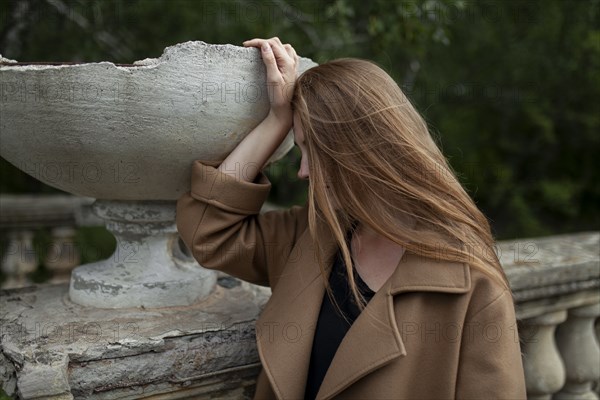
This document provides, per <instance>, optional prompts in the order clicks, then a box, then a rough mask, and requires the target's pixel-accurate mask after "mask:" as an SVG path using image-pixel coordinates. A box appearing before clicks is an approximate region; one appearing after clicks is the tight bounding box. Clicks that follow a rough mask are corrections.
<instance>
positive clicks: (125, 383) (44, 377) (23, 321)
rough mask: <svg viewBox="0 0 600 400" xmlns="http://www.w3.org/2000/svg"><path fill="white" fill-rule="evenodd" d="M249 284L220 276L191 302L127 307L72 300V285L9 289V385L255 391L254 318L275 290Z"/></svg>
mask: <svg viewBox="0 0 600 400" xmlns="http://www.w3.org/2000/svg"><path fill="white" fill-rule="evenodd" d="M221 277H225V276H224V275H221ZM231 279H234V278H231ZM249 286H250V285H249V284H247V283H243V284H239V285H233V286H232V287H231V288H230V289H226V288H223V287H221V286H219V285H217V286H216V288H215V290H214V291H213V292H212V293H211V295H210V296H208V297H206V298H205V299H204V300H202V301H201V302H199V303H196V304H194V305H191V306H187V307H165V308H152V309H139V308H137V309H136V308H130V309H118V310H110V309H99V308H89V307H83V306H79V305H77V304H75V303H72V302H70V301H69V298H68V293H67V292H68V287H67V285H47V286H38V287H30V288H24V289H13V290H8V291H2V292H1V300H0V305H1V307H0V309H1V314H0V323H1V327H2V330H1V332H0V338H1V345H2V354H3V357H1V358H0V372H2V374H0V379H2V384H3V388H4V390H5V391H7V392H8V393H9V394H10V393H11V390H12V394H16V393H14V391H15V384H14V383H15V381H16V382H18V385H17V386H18V387H17V391H18V394H19V396H20V398H23V399H33V398H36V397H38V396H40V395H42V394H43V395H45V396H63V395H66V394H69V393H70V394H72V395H73V396H74V398H75V399H116V398H119V399H121V398H130V399H133V398H142V397H144V396H149V395H152V394H158V393H171V394H170V395H169V397H166V398H185V396H188V395H189V393H195V394H194V397H196V398H199V399H201V398H209V397H210V398H213V397H211V396H214V395H215V394H216V393H220V392H221V393H222V396H223V397H222V398H250V395H251V393H252V392H253V389H254V386H253V385H254V383H255V380H256V375H257V374H258V372H259V370H260V360H259V357H258V353H257V351H256V336H255V331H254V322H255V320H256V318H257V317H258V315H259V312H260V310H261V307H262V306H263V305H264V303H265V302H266V300H267V299H268V297H269V296H270V290H269V289H268V288H262V287H253V288H250V287H249ZM252 286H253V285H252ZM203 392H204V393H210V395H209V394H207V395H206V397H203V396H202V395H201V393H203ZM177 393H179V394H177ZM244 393H245V394H244ZM178 396H179V397H178ZM220 398H221V397H220Z"/></svg>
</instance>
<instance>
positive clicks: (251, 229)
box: [176, 160, 308, 288]
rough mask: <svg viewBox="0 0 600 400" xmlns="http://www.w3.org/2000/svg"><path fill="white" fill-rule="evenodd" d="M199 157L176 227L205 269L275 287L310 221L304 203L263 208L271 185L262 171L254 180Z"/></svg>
mask: <svg viewBox="0 0 600 400" xmlns="http://www.w3.org/2000/svg"><path fill="white" fill-rule="evenodd" d="M218 164H219V163H215V162H210V161H201V160H196V161H195V162H194V163H193V164H192V174H191V175H192V178H191V190H190V191H189V192H186V193H185V194H183V195H182V196H181V197H180V198H179V199H178V201H177V211H176V224H177V230H178V232H179V235H180V236H181V239H182V240H183V242H184V243H185V245H186V246H187V247H188V248H189V249H190V251H191V253H192V255H193V257H194V258H195V259H196V260H197V261H198V263H200V265H202V266H203V267H205V268H209V269H217V270H220V271H223V272H225V273H227V274H229V275H232V276H235V277H237V278H239V279H242V280H244V281H247V282H250V283H253V284H257V285H261V286H267V287H271V288H273V287H274V286H275V284H276V282H277V281H278V279H279V275H280V274H281V270H282V269H283V267H284V266H285V262H286V260H287V259H288V258H289V257H290V254H291V253H292V251H293V248H294V245H295V243H296V242H297V240H298V238H299V237H300V236H301V235H302V233H303V232H304V231H305V230H306V228H307V225H308V222H307V217H306V215H307V214H306V211H307V208H306V206H303V207H301V206H293V207H291V208H289V209H286V210H273V211H268V212H265V213H260V209H261V207H262V205H263V203H264V202H265V200H266V199H267V196H268V194H269V191H270V189H271V182H270V181H269V180H268V178H267V177H266V176H265V175H264V174H263V173H262V171H261V172H259V173H258V175H257V177H256V179H255V180H254V182H246V181H241V180H238V179H236V178H234V177H232V176H230V175H228V174H225V173H223V172H221V171H219V170H218V169H217V168H216V167H217V165H218Z"/></svg>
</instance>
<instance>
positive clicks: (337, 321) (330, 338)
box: [304, 231, 375, 400]
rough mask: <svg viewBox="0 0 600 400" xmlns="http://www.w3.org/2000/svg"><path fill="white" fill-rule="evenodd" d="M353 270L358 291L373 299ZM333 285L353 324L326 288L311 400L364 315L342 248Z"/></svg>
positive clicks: (310, 372)
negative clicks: (332, 300) (345, 339)
mask: <svg viewBox="0 0 600 400" xmlns="http://www.w3.org/2000/svg"><path fill="white" fill-rule="evenodd" d="M349 236H350V231H349V232H348V235H347V238H346V239H347V240H349ZM353 272H354V279H355V281H356V284H357V286H358V290H359V291H360V293H361V294H362V295H363V296H364V297H365V300H366V301H367V302H369V300H371V298H372V297H373V296H374V295H375V292H374V291H373V290H371V288H369V286H367V284H366V283H365V282H363V280H362V279H361V278H360V276H359V275H358V273H357V272H356V269H355V268H353ZM329 284H330V285H331V289H332V291H333V295H334V297H335V300H336V302H337V303H338V305H339V306H340V308H341V309H342V311H343V313H344V314H345V315H346V318H347V319H348V320H349V321H350V324H348V322H346V321H345V320H344V318H343V317H342V316H341V315H340V314H339V311H338V310H337V308H336V307H335V305H334V304H332V303H331V301H330V300H329V296H328V295H327V291H325V294H324V296H323V302H322V303H321V311H320V313H319V319H318V321H317V327H316V330H315V337H314V340H313V346H312V353H311V356H310V366H309V369H308V380H307V382H306V390H305V394H304V398H305V399H308V400H313V399H314V398H315V397H316V395H317V392H318V391H319V387H320V386H321V382H322V381H323V378H325V373H326V372H327V369H328V368H329V364H331V360H333V356H334V355H335V352H336V351H337V348H338V347H339V345H340V343H341V341H342V339H343V338H344V335H346V332H348V330H349V329H350V326H351V324H352V323H354V321H355V320H356V318H358V315H359V314H360V310H359V309H358V306H357V305H356V303H355V300H354V296H353V295H352V292H351V291H350V288H349V287H348V276H347V274H346V266H345V264H344V260H343V258H342V252H341V250H338V252H337V254H336V257H335V260H334V263H333V269H332V270H331V273H330V275H329Z"/></svg>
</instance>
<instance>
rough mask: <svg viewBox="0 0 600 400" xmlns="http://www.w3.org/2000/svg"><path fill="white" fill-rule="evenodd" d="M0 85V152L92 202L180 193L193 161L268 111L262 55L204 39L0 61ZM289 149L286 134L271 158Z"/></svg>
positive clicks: (226, 148)
mask: <svg viewBox="0 0 600 400" xmlns="http://www.w3.org/2000/svg"><path fill="white" fill-rule="evenodd" d="M315 65H316V64H315V63H314V62H312V61H311V60H310V59H307V58H301V59H300V65H299V72H300V73H301V72H303V71H305V70H307V69H309V68H311V67H313V66H315ZM0 82H2V92H1V93H0V140H1V142H2V146H1V147H0V155H1V156H2V157H4V158H5V159H6V160H8V161H9V162H11V163H12V164H14V165H15V166H16V167H17V168H19V169H21V170H23V171H24V172H26V173H28V174H29V175H32V176H33V177H35V178H36V179H39V180H40V181H42V182H44V183H46V184H48V185H50V186H53V187H56V188H58V189H61V190H64V191H66V192H69V193H73V194H76V195H81V196H88V197H93V198H96V199H109V200H176V199H178V198H179V197H180V196H181V195H182V194H183V193H185V192H187V191H188V190H189V189H190V171H191V165H192V163H193V161H194V160H199V159H201V160H211V161H214V160H222V159H224V158H225V157H226V156H227V154H229V153H230V152H231V151H232V150H233V149H234V148H235V146H236V145H237V144H238V143H239V142H240V141H241V140H242V139H243V138H244V137H245V136H246V135H247V134H248V133H249V132H250V131H251V130H252V129H253V128H254V127H255V126H256V125H258V124H259V123H260V121H261V120H262V119H263V118H264V117H265V116H266V115H267V113H268V110H269V100H268V92H267V86H266V70H265V67H264V64H263V62H262V58H261V55H260V51H259V50H258V49H256V48H245V47H239V46H233V45H228V44H227V45H211V44H207V43H205V42H202V41H191V42H185V43H181V44H177V45H174V46H171V47H167V48H166V49H165V50H164V52H163V54H162V55H161V56H160V57H159V58H156V59H144V60H141V61H136V62H134V63H133V64H131V65H126V64H120V65H116V64H114V63H111V62H98V63H79V64H78V63H18V62H16V61H13V60H8V59H5V58H0ZM292 147H293V138H292V135H291V131H290V134H288V137H287V138H286V139H285V140H284V142H283V143H282V144H281V145H280V147H279V148H278V149H277V151H276V152H275V154H274V155H273V157H271V159H270V160H269V162H273V161H275V160H277V159H280V158H281V157H283V156H284V155H285V154H286V153H287V152H288V151H289V150H290V149H291V148H292Z"/></svg>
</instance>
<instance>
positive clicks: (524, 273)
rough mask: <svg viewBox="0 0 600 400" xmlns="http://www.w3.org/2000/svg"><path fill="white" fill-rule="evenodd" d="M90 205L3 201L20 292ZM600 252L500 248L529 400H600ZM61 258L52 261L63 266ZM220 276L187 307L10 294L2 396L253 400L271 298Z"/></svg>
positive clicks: (56, 293)
mask: <svg viewBox="0 0 600 400" xmlns="http://www.w3.org/2000/svg"><path fill="white" fill-rule="evenodd" d="M92 201H93V199H88V198H76V197H71V196H63V197H60V196H59V197H55V198H52V196H49V197H38V196H36V197H35V198H29V197H23V198H19V196H6V195H3V196H1V197H0V205H1V207H0V209H1V210H2V213H1V214H0V223H1V224H2V228H3V229H7V230H9V231H10V232H11V236H10V237H11V238H10V243H8V244H6V245H7V246H8V247H10V246H16V247H13V249H14V248H18V249H20V250H19V251H18V252H17V251H12V250H10V251H5V252H4V254H5V257H4V259H3V264H2V268H3V271H4V273H5V274H7V275H8V276H9V277H10V278H11V279H12V280H13V281H12V284H13V285H17V284H19V279H21V282H20V283H21V284H22V283H23V276H24V275H25V274H26V273H27V271H30V270H31V269H32V268H33V266H34V265H36V261H35V257H33V256H32V254H34V253H33V251H32V244H31V243H32V241H31V236H32V235H31V230H32V229H34V228H36V227H42V226H50V227H53V228H54V231H53V232H54V233H53V237H54V238H55V239H54V240H55V242H56V243H57V245H56V249H57V250H56V251H57V252H58V253H60V252H61V249H65V248H67V247H68V246H66V244H67V243H69V240H71V239H69V238H71V237H72V235H73V232H74V231H73V230H74V228H75V227H76V226H80V225H94V224H98V223H99V221H98V220H95V219H94V217H93V215H90V213H89V206H90V204H91V202H92ZM267 207H269V208H271V207H272V206H267ZM267 207H265V208H267ZM100 223H101V222H100ZM71 243H72V242H71ZM599 249H600V233H599V232H583V233H576V234H566V235H556V236H550V237H544V238H525V239H518V240H512V241H501V242H499V243H498V246H497V248H496V252H497V253H498V255H499V258H500V260H501V263H502V265H503V267H504V269H505V271H506V274H507V277H508V278H509V281H510V283H511V288H512V290H513V295H514V299H515V304H516V313H517V318H518V331H519V340H520V342H521V347H522V351H523V363H524V367H525V374H526V382H527V392H528V398H529V399H567V398H568V399H598V398H599V394H600V345H599V342H600V318H599V317H600V256H599ZM30 250H31V251H30ZM58 253H57V254H53V255H51V256H52V257H53V258H54V259H56V260H60V259H61V254H58ZM15 255H16V256H15ZM72 259H73V260H76V258H72ZM63 265H64V264H63ZM71 267H72V266H69V268H71ZM67 269H68V268H67V267H64V266H63V267H61V269H59V271H66V270H67ZM14 271H17V272H14ZM218 276H219V278H218V285H217V286H216V288H215V290H213V292H212V293H211V295H210V296H208V297H206V298H204V299H203V300H202V301H200V302H199V303H198V304H193V305H190V306H178V307H162V308H124V309H103V308H93V307H87V306H82V305H79V304H76V303H73V302H71V301H70V300H69V290H68V289H69V287H68V284H67V283H57V284H51V285H37V286H27V287H22V288H13V289H9V290H3V291H2V292H1V296H0V310H2V311H1V313H0V323H1V325H0V326H1V330H0V340H1V342H0V344H1V348H2V353H1V354H0V383H1V385H2V388H3V390H4V391H5V392H6V393H7V394H9V395H12V396H15V397H17V398H22V399H41V398H44V399H73V398H75V399H137V398H145V397H146V396H148V397H150V396H157V397H156V398H163V399H183V398H190V397H193V398H198V399H203V398H206V399H208V398H215V397H218V398H231V399H241V398H246V399H250V398H251V395H252V393H253V387H254V386H253V385H254V382H255V379H256V374H257V373H258V371H259V367H260V360H259V358H258V354H257V351H256V347H255V341H254V339H255V334H256V333H255V331H254V324H253V323H254V321H255V320H256V318H257V316H258V315H259V313H260V310H261V309H262V307H263V306H264V304H265V302H266V301H267V300H268V297H269V295H270V290H269V289H268V288H263V287H258V286H254V285H250V284H247V283H245V282H240V281H239V280H237V279H234V278H231V277H229V276H227V275H225V274H221V273H219V274H218ZM64 278H65V277H64V276H63V279H64Z"/></svg>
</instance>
